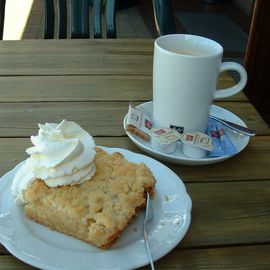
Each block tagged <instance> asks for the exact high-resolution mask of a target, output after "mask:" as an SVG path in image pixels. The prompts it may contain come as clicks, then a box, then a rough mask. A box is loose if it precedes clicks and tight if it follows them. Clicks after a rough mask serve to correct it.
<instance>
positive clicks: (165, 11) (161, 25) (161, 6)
mask: <svg viewBox="0 0 270 270" xmlns="http://www.w3.org/2000/svg"><path fill="white" fill-rule="evenodd" d="M152 2H153V10H154V18H155V23H156V29H157V32H158V34H159V35H160V36H163V35H167V34H175V33H176V29H175V24H174V19H173V11H172V4H171V0H152Z"/></svg>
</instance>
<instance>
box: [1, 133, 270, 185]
mask: <svg viewBox="0 0 270 270" xmlns="http://www.w3.org/2000/svg"><path fill="white" fill-rule="evenodd" d="M94 139H95V142H96V144H97V145H102V146H106V147H118V148H125V149H129V150H131V151H133V152H135V153H140V154H144V155H147V154H146V153H145V152H143V151H141V150H140V149H139V148H138V147H137V146H135V145H134V144H133V143H132V142H131V141H130V139H129V138H127V137H95V138H94ZM30 146H31V142H30V140H29V138H1V139H0V149H1V155H0V175H3V174H4V173H6V172H7V171H9V170H11V169H12V168H13V167H15V165H16V164H18V163H19V162H21V161H22V160H24V159H26V158H27V154H26V153H25V149H26V148H28V147H30ZM163 163H164V164H165V165H166V166H168V167H169V168H170V169H172V170H173V171H174V172H175V173H176V174H177V175H179V177H180V178H181V179H182V180H183V181H184V182H185V183H194V182H198V183H200V182H201V183H208V182H216V181H229V182H230V181H232V180H233V181H243V180H246V181H249V180H250V181H253V180H262V179H270V170H269V164H270V136H256V137H254V138H252V139H251V141H250V143H249V145H248V146H247V148H246V149H245V150H244V151H243V152H241V153H240V154H238V155H236V156H235V157H233V158H231V159H229V160H227V161H225V162H220V163H217V164H212V165H206V166H196V167H189V166H181V165H177V164H169V163H166V162H163ZM254 164H255V165H254ZM254 166H256V168H260V169H254ZM232 176H233V177H232Z"/></svg>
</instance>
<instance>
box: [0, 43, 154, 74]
mask: <svg viewBox="0 0 270 270" xmlns="http://www.w3.org/2000/svg"><path fill="white" fill-rule="evenodd" d="M55 44H57V46H55ZM152 54H153V40H151V39H145V40H130V39H128V40H125V39H118V40H115V41H111V40H106V41H93V42H91V43H89V42H88V41H87V40H85V41H84V40H62V41H61V40H60V41H59V40H45V41H44V40H24V41H22V42H20V43H19V44H18V45H17V44H15V43H14V42H9V41H3V42H1V44H0V62H1V65H0V74H1V75H74V74H79V75H86V74H108V75H109V74H112V73H113V74H127V75H129V74H133V75H134V74H141V75H146V74H151V70H152V59H153V57H152Z"/></svg>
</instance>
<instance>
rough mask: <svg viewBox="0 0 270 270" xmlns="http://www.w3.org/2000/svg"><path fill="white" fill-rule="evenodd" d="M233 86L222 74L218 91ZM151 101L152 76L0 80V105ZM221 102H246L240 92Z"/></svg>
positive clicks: (230, 80) (52, 77) (93, 76)
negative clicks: (46, 102) (48, 102)
mask: <svg viewBox="0 0 270 270" xmlns="http://www.w3.org/2000/svg"><path fill="white" fill-rule="evenodd" d="M233 84H234V82H233V80H232V78H231V77H229V76H228V75H226V73H225V74H223V75H222V77H221V78H220V80H219V82H218V87H219V88H224V87H229V86H232V85H233ZM104 100H107V101H146V100H152V76H151V75H149V76H145V75H137V76H134V75H125V76H123V75H91V76H85V75H83V76H30V77H29V76H14V77H12V79H11V78H10V77H5V76H3V77H0V102H32V101H33V102H37V101H39V102H42V101H61V102H63V101H104ZM225 100H229V101H247V98H246V96H245V95H244V94H243V93H242V92H241V93H239V94H237V95H235V96H232V97H230V98H226V99H225Z"/></svg>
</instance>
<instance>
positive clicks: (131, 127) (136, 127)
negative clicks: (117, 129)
mask: <svg viewBox="0 0 270 270" xmlns="http://www.w3.org/2000/svg"><path fill="white" fill-rule="evenodd" d="M151 128H152V119H151V116H150V115H148V114H147V113H146V112H144V111H142V110H140V109H138V108H135V107H134V106H133V105H132V104H129V110H128V114H127V121H126V127H125V129H126V130H127V131H129V132H131V133H133V134H134V135H136V136H138V137H140V138H141V139H143V140H145V141H149V140H150V135H149V132H150V129H151Z"/></svg>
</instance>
